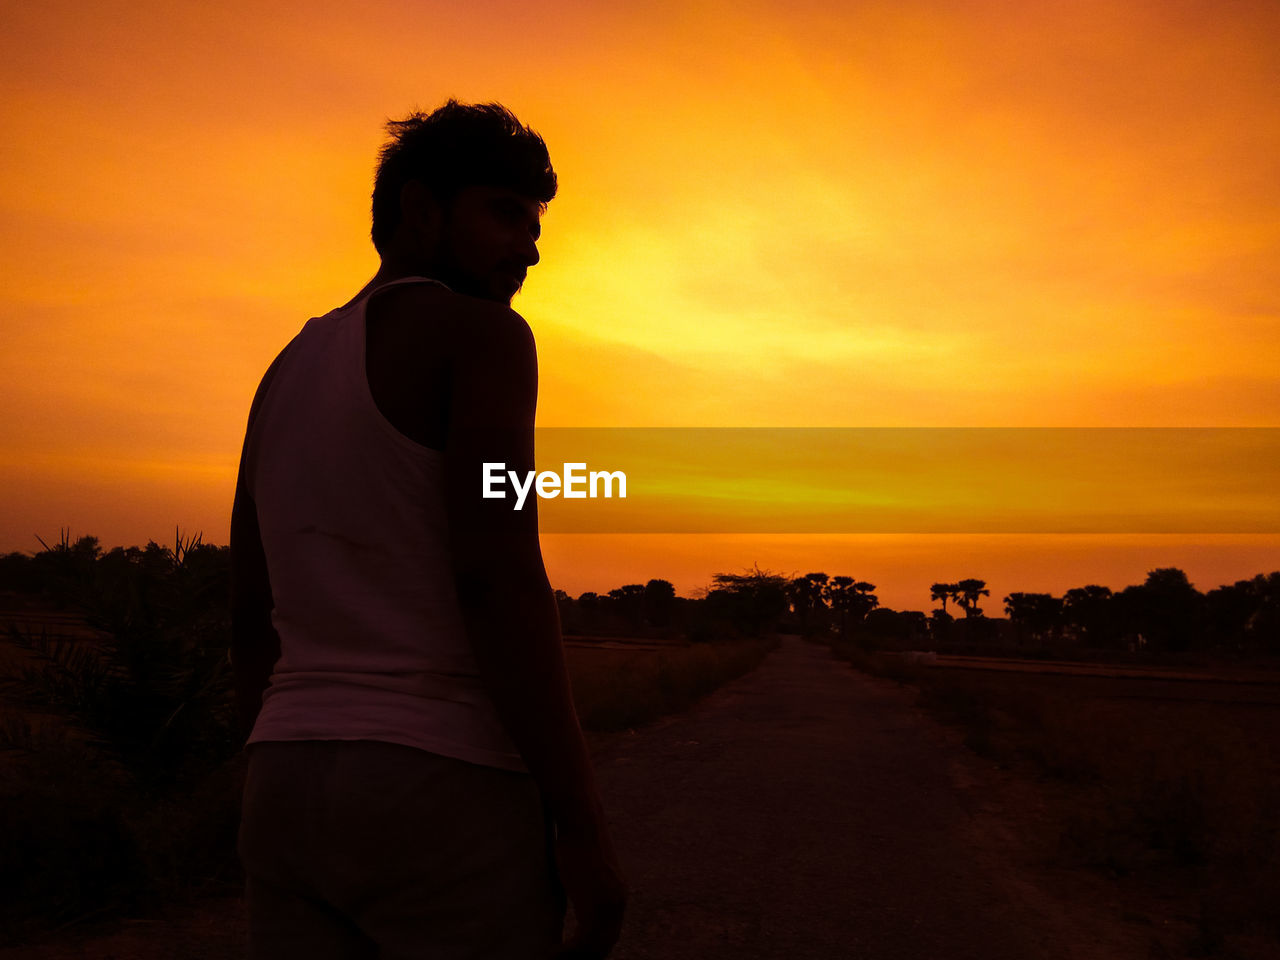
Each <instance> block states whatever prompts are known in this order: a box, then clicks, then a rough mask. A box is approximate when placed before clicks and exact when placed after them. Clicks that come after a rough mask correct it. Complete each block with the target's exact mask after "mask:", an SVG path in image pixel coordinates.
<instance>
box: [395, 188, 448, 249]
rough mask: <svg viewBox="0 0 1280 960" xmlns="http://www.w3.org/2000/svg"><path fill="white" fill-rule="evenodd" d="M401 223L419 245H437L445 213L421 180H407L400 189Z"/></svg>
mask: <svg viewBox="0 0 1280 960" xmlns="http://www.w3.org/2000/svg"><path fill="white" fill-rule="evenodd" d="M400 222H401V223H402V224H403V225H404V226H405V228H406V229H407V230H408V231H409V233H410V234H411V235H412V236H413V237H414V238H415V239H417V240H418V241H419V243H425V244H426V245H428V246H434V245H435V243H436V241H437V238H438V237H439V234H440V228H441V225H442V224H443V223H444V212H443V210H442V209H441V207H440V202H439V201H438V200H437V199H436V196H435V194H434V193H432V192H431V191H430V190H428V189H427V187H426V184H424V183H423V182H422V181H421V180H406V181H405V182H404V186H402V187H401V188H400Z"/></svg>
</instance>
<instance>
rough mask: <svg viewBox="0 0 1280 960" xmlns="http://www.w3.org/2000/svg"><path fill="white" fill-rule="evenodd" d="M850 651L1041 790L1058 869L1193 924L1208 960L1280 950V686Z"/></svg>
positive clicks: (1203, 675) (1237, 677)
mask: <svg viewBox="0 0 1280 960" xmlns="http://www.w3.org/2000/svg"><path fill="white" fill-rule="evenodd" d="M838 652H840V653H841V654H842V655H844V656H846V657H847V658H848V659H851V660H852V661H853V662H854V663H855V665H857V666H859V667H861V668H863V669H866V670H868V671H870V672H873V673H877V674H879V675H881V676H888V677H892V678H894V679H897V680H899V681H900V682H904V683H910V684H912V685H914V686H917V687H918V688H919V690H920V699H919V704H920V706H922V707H923V708H925V709H926V710H928V711H929V712H931V713H932V714H933V715H935V716H936V717H938V718H939V719H941V720H943V721H944V722H947V723H950V724H954V725H956V726H957V727H959V728H960V729H961V730H962V731H963V733H964V738H965V742H966V743H967V745H968V746H970V747H971V748H972V749H973V750H974V751H975V752H977V753H979V754H980V755H982V756H984V757H988V758H990V759H991V760H993V761H995V762H996V763H997V764H999V765H1001V766H1004V767H1007V768H1010V769H1013V770H1016V771H1020V772H1022V773H1024V774H1026V775H1028V776H1029V777H1033V778H1034V779H1036V780H1037V781H1038V782H1040V783H1041V785H1042V786H1043V790H1042V791H1041V792H1042V795H1043V796H1044V797H1045V799H1046V809H1047V811H1048V815H1049V818H1050V829H1049V830H1048V831H1047V832H1046V835H1045V836H1044V837H1042V842H1043V843H1044V853H1045V857H1046V859H1048V860H1050V861H1052V862H1055V863H1058V864H1061V865H1066V866H1079V867H1087V868H1090V869H1095V870H1101V871H1104V872H1106V873H1108V874H1110V875H1111V876H1113V877H1114V878H1116V880H1117V882H1118V883H1119V884H1120V885H1121V886H1122V887H1124V888H1126V889H1128V890H1129V891H1131V892H1134V893H1135V895H1136V894H1137V893H1141V894H1142V895H1143V896H1144V897H1145V900H1146V902H1147V903H1148V904H1152V903H1162V904H1164V906H1165V908H1167V909H1171V910H1174V911H1176V912H1178V913H1180V914H1181V916H1180V919H1182V920H1189V921H1191V922H1194V923H1195V924H1196V925H1197V927H1198V928H1199V930H1200V935H1201V948H1202V949H1203V951H1204V953H1205V954H1206V955H1209V954H1213V953H1215V952H1217V951H1219V950H1220V949H1221V948H1223V945H1224V944H1225V943H1227V942H1228V940H1229V938H1230V937H1232V936H1262V937H1267V938H1276V939H1280V921H1278V919H1277V918H1280V910H1277V903H1278V901H1280V748H1278V747H1277V744H1280V678H1278V677H1277V675H1276V674H1274V673H1269V672H1261V671H1255V672H1252V673H1251V672H1247V671H1238V670H1235V671H1233V670H1226V669H1219V670H1212V669H1210V670H1205V671H1200V672H1198V673H1197V672H1196V671H1187V670H1185V669H1182V670H1178V671H1173V672H1169V671H1161V670H1159V669H1158V668H1153V669H1148V670H1145V671H1144V670H1140V669H1124V670H1117V669H1115V668H1114V667H1111V666H1107V667H1104V668H1096V667H1092V666H1091V665H1073V664H1061V663H1060V664H1041V663H1037V664H1027V663H1021V664H1017V663H1013V662H1010V661H1002V660H994V661H992V662H990V663H983V662H982V659H981V658H946V657H938V658H937V660H936V661H935V662H934V663H932V664H929V663H920V662H909V661H908V660H906V659H904V658H900V657H892V656H888V655H882V654H867V653H864V652H861V651H859V650H857V649H856V648H853V647H841V648H840V649H839V651H838Z"/></svg>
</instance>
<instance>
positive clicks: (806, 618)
mask: <svg viewBox="0 0 1280 960" xmlns="http://www.w3.org/2000/svg"><path fill="white" fill-rule="evenodd" d="M827 580H828V577H827V575H826V574H825V573H806V574H805V575H804V576H803V577H796V578H795V579H793V580H791V581H789V582H788V583H787V588H786V592H787V600H788V602H789V603H790V604H791V609H792V610H793V611H795V614H796V616H797V617H799V618H800V630H801V631H802V632H804V633H808V632H809V626H810V623H811V619H812V618H813V617H814V616H815V615H816V614H817V613H818V612H819V611H822V610H825V609H826V601H825V600H824V599H823V593H824V588H825V586H826V584H827Z"/></svg>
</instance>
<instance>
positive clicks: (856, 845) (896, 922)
mask: <svg viewBox="0 0 1280 960" xmlns="http://www.w3.org/2000/svg"><path fill="white" fill-rule="evenodd" d="M913 701H914V693H913V692H912V691H911V690H910V689H907V688H903V687H900V686H898V685H897V684H895V683H892V682H891V681H886V680H880V679H875V678H869V677H866V676H864V675H862V674H858V673H856V672H854V671H853V670H852V669H850V668H849V667H848V666H847V665H845V664H843V663H840V662H838V661H836V660H834V659H833V658H832V656H831V654H830V653H829V651H828V650H827V649H826V648H825V647H821V646H816V645H812V644H809V643H805V642H804V641H801V640H799V639H798V638H790V637H788V638H784V641H783V643H782V645H781V647H780V648H779V649H778V650H777V651H776V652H774V653H773V654H771V655H770V657H769V658H768V659H767V660H766V661H765V662H764V663H763V664H762V665H761V667H760V668H759V669H757V670H756V671H754V672H753V673H752V674H750V675H748V676H746V677H743V678H741V679H739V680H737V681H735V682H734V683H731V684H729V685H728V686H726V687H724V688H722V689H721V690H719V691H717V692H715V693H713V694H712V695H711V696H709V697H708V698H706V699H705V700H703V701H702V702H700V703H699V704H698V705H697V706H695V707H694V708H693V709H692V710H691V711H689V712H688V713H686V714H683V715H680V716H677V717H672V718H668V719H666V720H663V721H659V722H657V723H655V724H652V725H650V726H647V727H644V728H641V729H639V730H637V731H634V732H630V733H623V734H616V735H608V736H593V737H591V738H590V739H591V742H592V750H593V755H594V756H595V762H596V769H597V774H598V777H599V781H600V787H601V791H602V793H603V796H604V799H605V803H606V807H607V809H608V812H609V816H610V820H611V823H612V827H613V831H614V835H615V840H616V843H617V845H618V848H619V855H620V857H621V859H622V862H623V866H624V869H625V871H626V873H627V876H628V880H629V882H630V885H631V887H632V900H631V903H630V906H629V909H628V915H627V920H626V925H625V927H624V931H623V936H622V939H621V941H620V942H619V944H618V946H617V948H616V949H615V951H614V954H613V956H614V957H616V958H618V960H649V958H652V960H658V958H661V960H685V958H689V960H693V958H697V960H720V958H724V960H729V958H733V960H753V958H778V960H783V958H786V960H805V958H822V960H826V958H851V960H852V958H858V960H899V958H901V960H934V958H937V960H966V958H973V960H979V958H980V960H1001V958H1009V960H1013V958H1017V960H1066V958H1070V960H1129V958H1141V960H1150V958H1153V957H1176V956H1181V955H1183V954H1182V952H1181V951H1180V950H1177V949H1175V948H1174V947H1173V946H1171V945H1172V944H1177V943H1180V942H1183V941H1184V940H1185V938H1186V930H1183V929H1177V928H1176V924H1174V925H1172V926H1167V924H1168V921H1164V920H1160V919H1158V918H1155V919H1153V918H1152V916H1150V915H1145V914H1144V915H1135V914H1134V911H1133V909H1132V906H1131V905H1129V904H1123V903H1121V902H1120V900H1119V897H1118V896H1117V894H1116V892H1115V891H1114V890H1112V889H1111V888H1110V887H1109V885H1108V884H1107V882H1105V881H1103V880H1102V879H1100V878H1094V877H1091V876H1089V875H1086V874H1081V873H1073V872H1070V871H1065V870H1055V869H1053V868H1051V867H1048V866H1045V865H1044V864H1043V862H1042V861H1043V854H1042V850H1043V849H1044V848H1043V846H1042V841H1043V834H1044V829H1045V825H1046V824H1048V823H1050V822H1051V821H1050V820H1049V818H1048V817H1047V815H1046V813H1045V808H1044V804H1043V802H1042V799H1041V795H1040V793H1039V792H1038V788H1037V787H1036V785H1035V784H1032V783H1028V782H1026V781H1024V780H1020V779H1018V778H1016V777H1013V776H1011V775H1010V774H1008V773H1007V772H1005V771H1001V770H998V769H996V768H994V767H993V766H992V765H991V764H990V763H989V762H986V761H982V760H980V759H978V758H977V757H975V756H974V755H973V754H971V753H970V752H969V751H967V750H965V748H964V747H963V746H961V745H960V744H959V742H958V735H957V734H955V733H954V732H953V731H949V730H947V729H945V728H943V727H940V726H938V725H937V724H936V723H934V722H933V721H931V720H930V719H928V718H927V717H925V716H924V715H923V714H922V713H921V712H920V711H919V710H917V709H916V708H915V707H913V706H912V703H913ZM244 935H245V925H244V917H243V909H242V905H241V903H240V901H239V900H238V899H236V898H222V899H214V900H208V901H203V902H201V903H199V904H196V905H191V906H187V907H180V908H179V907H175V908H173V909H172V910H171V911H170V913H169V915H167V916H164V917H156V918H150V919H147V920H135V921H126V922H118V923H116V924H114V925H112V926H110V927H107V928H101V929H97V930H87V929H86V930H84V931H82V932H79V933H77V932H76V931H68V932H65V933H63V934H62V935H61V936H60V937H59V938H58V939H56V940H51V941H48V942H46V943H44V944H40V945H33V946H28V947H21V948H14V949H10V950H0V960H19V958H21V960H37V958H39V960H70V958H73V957H74V958H80V957H84V958H94V960H153V958H155V960H159V958H169V957H179V956H181V957H185V958H190V960H204V958H208V960H230V958H233V957H240V956H243V943H244Z"/></svg>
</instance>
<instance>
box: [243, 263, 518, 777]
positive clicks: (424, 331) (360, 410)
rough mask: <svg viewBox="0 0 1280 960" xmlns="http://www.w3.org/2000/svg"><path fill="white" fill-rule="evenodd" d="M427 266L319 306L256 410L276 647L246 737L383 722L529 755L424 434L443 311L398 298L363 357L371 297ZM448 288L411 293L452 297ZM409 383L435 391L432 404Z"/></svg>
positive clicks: (439, 466) (471, 753) (251, 447)
mask: <svg viewBox="0 0 1280 960" xmlns="http://www.w3.org/2000/svg"><path fill="white" fill-rule="evenodd" d="M427 283H431V282H430V281H424V279H423V278H403V279H402V280H400V281H396V282H395V286H392V287H391V288H390V289H388V288H387V287H386V286H383V287H379V288H378V290H383V291H385V293H378V292H377V291H374V292H371V293H369V294H367V295H365V296H362V297H359V298H357V299H356V300H354V301H352V302H351V303H350V304H348V305H347V306H345V307H342V308H339V309H338V310H335V311H332V312H331V313H329V314H326V315H325V316H323V317H318V318H315V319H312V320H311V321H309V322H308V324H307V325H306V327H305V328H304V330H303V331H302V332H301V333H300V334H299V335H298V336H297V337H296V338H295V339H294V340H293V342H292V343H291V344H290V345H289V347H288V348H287V349H286V351H285V353H284V355H283V356H282V359H281V361H280V363H279V364H278V365H277V367H276V368H275V369H274V370H273V374H272V379H271V383H270V385H269V387H268V389H267V390H266V392H265V394H264V396H263V399H262V401H261V405H260V407H259V409H258V411H257V415H256V417H255V420H254V424H253V426H252V428H251V431H250V433H249V436H248V438H247V441H246V447H245V464H244V469H245V480H246V486H247V490H248V493H249V495H250V496H251V497H252V498H253V500H254V502H255V504H256V505H257V514H258V522H259V526H260V530H261V537H262V545H263V551H264V553H265V556H266V561H267V568H268V574H269V577H270V581H271V584H272V591H273V596H274V610H273V613H272V622H273V624H274V626H275V628H276V631H277V633H278V634H279V636H280V641H281V656H280V660H279V662H278V663H277V664H276V666H275V669H274V671H273V674H272V679H271V686H270V687H269V688H268V690H267V691H266V692H265V694H264V696H263V703H262V710H261V713H260V714H259V716H258V718H257V721H256V723H255V726H254V729H253V732H252V734H251V735H250V737H249V742H250V743H254V742H258V741H263V740H302V739H318V738H321V739H333V740H355V739H361V740H381V741H384V742H389V743H401V744H404V745H406V746H415V747H419V748H421V749H425V750H430V751H432V752H435V753H439V754H441V755H444V756H450V757H456V758H458V759H462V760H467V761H470V762H473V763H483V764H488V765H492V766H497V767H500V768H503V769H510V770H521V771H523V770H525V769H526V767H525V765H524V763H523V761H522V760H521V759H520V755H519V752H518V750H517V749H516V747H515V745H514V743H513V742H512V741H511V739H510V737H509V736H508V735H507V734H506V732H505V731H504V730H503V728H502V725H501V722H500V720H499V718H498V715H497V712H496V710H495V708H494V706H493V703H492V701H491V700H490V698H489V696H488V694H487V692H486V690H485V688H484V686H483V684H482V682H481V679H480V674H479V669H478V667H477V665H476V661H475V657H474V655H473V653H472V650H471V647H470V644H469V643H468V640H467V637H466V632H465V629H464V627H463V623H462V619H461V614H460V611H459V609H458V604H457V599H456V590H455V586H454V580H453V576H452V570H451V566H450V557H449V544H448V518H447V516H446V512H445V495H444V488H443V459H444V454H443V452H442V451H441V450H440V449H433V448H432V447H430V446H426V445H424V444H423V443H421V442H420V440H422V439H432V437H431V433H432V430H433V426H434V421H436V420H437V419H438V418H439V417H440V416H441V415H442V414H443V413H444V412H445V410H447V402H446V397H447V377H446V375H445V370H446V369H447V361H446V357H447V352H448V342H449V338H448V336H447V335H446V334H445V333H444V332H443V331H442V330H441V329H440V327H441V326H447V321H445V322H444V323H443V324H440V325H435V324H433V323H431V314H430V313H428V314H423V313H421V312H418V313H417V314H416V316H415V317H414V319H415V320H416V323H413V324H407V323H405V322H404V319H403V318H404V316H405V311H403V310H400V311H397V310H396V309H395V307H396V305H397V303H396V301H392V302H391V303H390V304H389V306H390V307H391V309H383V310H381V311H380V312H379V322H378V323H377V324H376V326H375V331H376V332H375V336H374V337H372V338H371V339H372V342H373V343H374V347H375V349H374V352H373V353H371V354H370V355H369V356H368V358H367V359H366V353H365V344H366V332H365V327H366V323H365V307H366V305H367V304H369V303H370V300H372V301H373V302H374V303H379V301H380V300H382V298H383V297H384V296H387V297H389V296H391V295H392V293H393V292H394V291H395V289H396V287H406V286H409V285H411V284H412V285H415V286H423V285H424V284H427ZM450 299H452V300H455V301H456V300H458V299H459V298H457V297H455V296H454V295H452V294H449V293H447V292H445V291H440V292H439V293H437V294H435V295H434V296H431V295H428V296H426V297H424V296H423V295H422V294H421V293H418V294H416V295H414V296H410V297H401V298H400V303H401V304H408V305H411V306H412V307H413V308H415V309H416V310H419V311H420V310H421V308H422V307H423V305H424V303H425V304H427V305H429V306H434V307H436V311H435V312H436V313H444V314H447V313H448V312H449V311H448V309H447V303H448V300H450ZM379 306H382V305H381V304H380V303H379ZM433 326H435V327H436V329H434V330H432V327H433ZM370 361H372V363H371V364H370ZM367 364H370V365H372V366H373V368H374V370H375V377H374V378H373V379H370V378H368V377H367V373H366V370H367ZM415 395H416V396H418V397H422V396H426V397H433V396H439V397H440V398H441V402H440V404H439V405H438V408H437V410H435V411H433V410H432V409H431V404H426V403H422V402H418V403H413V402H412V398H413V397H414V396H415ZM376 396H381V398H382V400H383V404H382V405H381V408H380V405H379V404H378V403H377V402H376V400H375V399H374V398H375V397H376ZM384 409H385V410H386V412H384ZM386 413H391V414H392V415H393V416H395V417H397V419H398V420H399V423H394V422H392V421H391V420H390V419H388V417H387V415H386ZM406 432H409V433H411V434H416V435H417V436H418V437H419V438H420V439H419V440H415V439H412V438H411V436H406ZM442 439H443V438H441V440H442ZM439 445H440V446H442V445H443V444H442V443H440V444H439Z"/></svg>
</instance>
